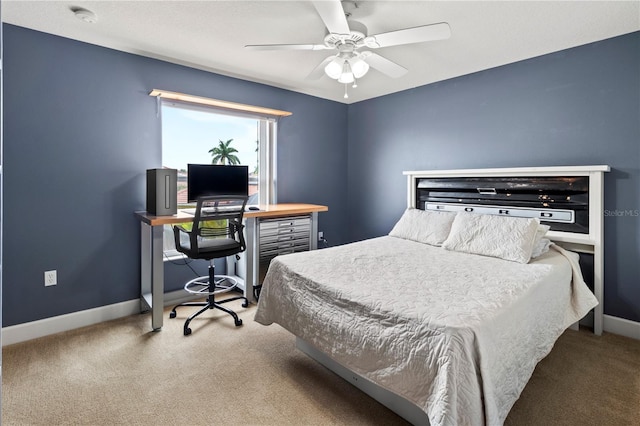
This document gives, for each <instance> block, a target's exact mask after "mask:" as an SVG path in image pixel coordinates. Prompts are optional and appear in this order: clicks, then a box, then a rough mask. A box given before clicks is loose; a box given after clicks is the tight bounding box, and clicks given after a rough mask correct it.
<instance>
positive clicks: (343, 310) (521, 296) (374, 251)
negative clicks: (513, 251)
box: [255, 236, 597, 425]
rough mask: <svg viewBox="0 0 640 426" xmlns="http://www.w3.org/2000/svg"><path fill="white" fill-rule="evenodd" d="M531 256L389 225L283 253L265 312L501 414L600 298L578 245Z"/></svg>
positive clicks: (462, 409) (269, 319)
mask: <svg viewBox="0 0 640 426" xmlns="http://www.w3.org/2000/svg"><path fill="white" fill-rule="evenodd" d="M552 248H553V249H552V250H550V251H549V252H547V253H546V254H544V255H542V256H540V257H538V258H536V259H534V260H532V261H531V262H530V263H528V264H520V263H515V262H510V261H506V260H501V259H497V258H491V257H485V256H479V255H473V254H465V253H458V252H452V251H447V250H445V249H443V248H441V247H435V246H430V245H427V244H421V243H417V242H413V241H409V240H405V239H401V238H395V237H391V236H384V237H379V238H373V239H370V240H366V241H360V242H356V243H351V244H346V245H343V246H338V247H333V248H329V249H323V250H316V251H311V252H304V253H295V254H290V255H284V256H278V257H276V258H275V259H274V260H273V261H272V262H271V265H270V267H269V270H268V272H267V275H266V277H265V280H264V283H263V287H262V292H261V295H260V301H259V303H258V308H257V311H256V315H255V320H256V321H257V322H259V323H261V324H264V325H269V324H272V323H277V324H279V325H281V326H282V327H284V328H285V329H287V330H289V331H290V332H291V333H293V334H294V335H296V336H298V337H300V338H302V339H304V340H305V341H307V342H308V343H310V344H311V345H313V346H314V347H315V348H317V349H319V350H320V351H322V352H324V353H325V354H327V355H328V356H329V357H331V358H332V359H333V360H334V361H336V362H338V363H339V364H341V365H343V366H345V367H347V368H349V369H351V370H352V371H354V372H356V373H358V374H360V375H362V376H364V377H366V378H367V379H369V380H371V381H373V382H374V383H376V384H377V385H379V386H381V387H383V388H385V389H387V390H389V391H391V392H394V393H396V394H398V395H400V396H401V397H403V398H405V399H407V400H409V401H411V402H412V403H414V404H416V405H417V406H418V407H420V408H421V409H422V410H424V411H425V413H426V414H427V416H428V418H429V421H430V423H431V424H432V425H462V424H464V425H483V424H489V425H499V424H502V423H503V422H504V419H505V418H506V416H507V414H508V413H509V410H510V409H511V407H512V406H513V404H514V403H515V401H516V400H517V398H518V397H519V395H520V393H521V392H522V390H523V388H524V386H525V385H526V383H527V381H528V380H529V378H530V377H531V374H532V373H533V370H534V368H535V366H536V364H537V363H538V362H539V361H540V360H541V359H542V358H543V357H545V356H546V355H547V354H548V353H549V352H550V350H551V349H552V347H553V344H554V342H555V341H556V339H557V338H558V337H559V336H560V334H561V333H562V332H563V331H564V330H565V329H566V328H567V327H568V326H570V325H571V324H573V323H574V322H576V321H578V320H579V319H580V318H582V317H583V316H584V315H585V314H586V313H587V312H588V311H589V310H590V309H592V308H593V307H594V306H595V305H597V300H596V298H595V297H594V296H593V294H592V293H591V292H590V291H589V289H588V288H587V286H586V285H585V284H584V281H583V280H582V276H581V274H580V271H579V267H578V265H577V262H578V256H577V254H575V253H572V252H567V251H565V250H563V249H561V248H559V247H557V246H553V247H552Z"/></svg>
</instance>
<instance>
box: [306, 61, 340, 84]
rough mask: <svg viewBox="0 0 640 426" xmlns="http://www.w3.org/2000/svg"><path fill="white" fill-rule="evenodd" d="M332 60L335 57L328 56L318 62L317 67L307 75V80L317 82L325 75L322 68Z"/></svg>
mask: <svg viewBox="0 0 640 426" xmlns="http://www.w3.org/2000/svg"><path fill="white" fill-rule="evenodd" d="M334 58H335V55H333V56H329V57H328V58H325V60H324V61H322V62H320V63H319V64H318V66H317V67H315V68H314V69H313V71H311V72H310V73H309V75H308V76H307V80H317V79H319V78H320V77H322V76H323V75H325V73H324V68H325V67H326V66H327V65H328V64H329V62H331V61H333V59H334Z"/></svg>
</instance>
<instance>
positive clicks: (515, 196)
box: [416, 176, 589, 234]
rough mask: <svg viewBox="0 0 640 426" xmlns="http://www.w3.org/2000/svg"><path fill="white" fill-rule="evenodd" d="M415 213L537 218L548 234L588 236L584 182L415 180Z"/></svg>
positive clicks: (551, 178) (584, 178)
mask: <svg viewBox="0 0 640 426" xmlns="http://www.w3.org/2000/svg"><path fill="white" fill-rule="evenodd" d="M416 208H419V209H422V210H442V211H468V212H475V213H484V214H495V215H502V216H517V217H537V218H538V219H540V222H542V223H545V224H547V225H550V226H551V229H553V230H556V231H567V232H577V233H581V234H588V233H589V177H588V176H558V177H556V176H542V177H534V176H526V177H445V178H432V177H424V178H418V179H417V180H416Z"/></svg>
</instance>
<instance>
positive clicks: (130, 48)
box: [2, 0, 640, 103]
mask: <svg viewBox="0 0 640 426" xmlns="http://www.w3.org/2000/svg"><path fill="white" fill-rule="evenodd" d="M356 5H357V7H356ZM343 6H344V8H345V11H347V12H350V13H351V17H350V18H349V19H355V20H357V21H359V22H361V23H363V24H365V25H366V26H367V28H368V30H369V34H379V33H382V32H387V31H393V30H398V29H404V28H410V27H415V26H420V25H426V24H431V23H438V22H448V23H449V25H450V27H451V33H452V35H451V38H449V39H447V40H441V41H432V42H424V43H416V44H410V45H404V46H393V47H386V48H381V49H377V50H376V53H378V54H380V55H383V56H384V57H386V58H388V59H390V60H392V61H394V62H396V63H398V64H400V65H402V66H404V67H405V68H407V69H408V70H409V72H408V73H407V74H405V75H404V76H403V77H400V78H397V79H392V78H390V77H388V76H386V75H384V74H381V73H380V72H378V71H377V70H374V69H372V70H370V71H369V73H368V74H367V75H365V76H364V77H363V78H362V79H360V81H359V82H358V87H357V88H355V89H354V88H351V87H349V98H348V99H344V98H343V94H344V85H342V84H339V83H337V82H336V81H335V80H331V79H330V78H329V77H327V76H323V77H322V78H320V79H318V80H310V79H307V78H306V77H307V76H308V74H309V73H310V72H311V71H312V70H313V69H314V68H315V67H316V65H318V64H319V63H320V62H321V61H322V60H323V59H325V58H326V57H327V56H329V55H331V54H332V53H331V51H303V50H291V51H255V50H248V49H245V48H244V46H245V45H248V44H278V43H282V44H298V43H310V44H321V43H322V41H323V38H324V36H325V34H326V33H327V30H326V28H325V26H324V24H323V21H322V20H321V19H320V16H319V15H318V13H317V12H316V9H315V8H314V6H313V5H312V4H311V3H310V2H308V1H242V0H236V1H151V0H146V1H125V0H118V1H107V0H104V1H85V0H67V1H57V0H49V1H25V0H2V19H3V21H4V22H7V23H10V24H14V25H18V26H22V27H27V28H31V29H35V30H38V31H43V32H46V33H51V34H56V35H59V36H63V37H67V38H71V39H75V40H81V41H84V42H87V43H92V44H96V45H99V46H105V47H109V48H113V49H117V50H121V51H125V52H130V53H135V54H138V55H143V56H148V57H152V58H157V59H162V60H166V61H169V62H174V63H178V64H183V65H187V66H191V67H194V68H199V69H203V70H208V71H213V72H216V73H219V74H224V75H229V76H233V77H238V78H242V79H245V80H250V81H256V82H261V83H266V84H269V85H272V86H276V87H281V88H284V89H288V90H293V91H295V92H300V93H305V94H309V95H313V96H317V97H320V98H326V99H331V100H335V101H338V102H344V103H353V102H358V101H362V100H365V99H370V98H374V97H377V96H382V95H385V94H389V93H394V92H398V91H401V90H405V89H410V88H413V87H416V86H422V85H425V84H429V83H433V82H436V81H441V80H445V79H449V78H452V77H456V76H460V75H464V74H469V73H473V72H477V71H481V70H485V69H488V68H493V67H496V66H500V65H504V64H509V63H513V62H516V61H520V60H523V59H527V58H531V57H535V56H539V55H544V54H547V53H551V52H556V51H559V50H563V49H567V48H571V47H575V46H579V45H583V44H587V43H591V42H594V41H599V40H604V39H607V38H610V37H615V36H618V35H622V34H626V33H630V32H634V31H638V30H640V1H637V0H636V1H618V2H616V1H425V0H422V1H357V2H355V5H354V2H352V1H350V2H346V1H345V2H343ZM70 7H82V8H86V9H89V10H91V11H93V12H94V13H95V14H96V15H97V18H98V20H97V22H96V23H93V24H90V23H87V22H84V21H81V20H79V19H77V18H76V17H75V16H74V14H73V13H72V12H71V11H70Z"/></svg>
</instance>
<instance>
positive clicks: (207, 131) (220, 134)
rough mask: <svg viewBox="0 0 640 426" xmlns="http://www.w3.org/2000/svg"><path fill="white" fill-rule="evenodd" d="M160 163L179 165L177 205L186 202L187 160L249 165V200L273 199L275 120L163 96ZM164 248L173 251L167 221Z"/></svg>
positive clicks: (183, 204)
mask: <svg viewBox="0 0 640 426" xmlns="http://www.w3.org/2000/svg"><path fill="white" fill-rule="evenodd" d="M160 108H161V117H162V167H167V168H171V169H177V170H178V179H177V185H178V188H177V193H178V209H179V208H181V207H184V206H186V205H187V164H189V163H193V164H239V165H247V166H248V167H249V200H248V203H247V204H272V203H275V202H276V191H275V189H276V188H275V149H276V137H275V135H276V125H277V123H276V120H275V118H272V117H260V116H258V115H254V114H251V113H246V112H230V111H227V110H222V109H219V108H214V107H209V106H201V105H192V104H185V103H181V102H173V101H163V102H162V103H161V106H160ZM164 251H165V255H166V256H168V257H170V256H173V255H175V254H177V251H176V250H175V244H174V241H173V231H172V230H171V227H170V226H166V227H165V231H164Z"/></svg>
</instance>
